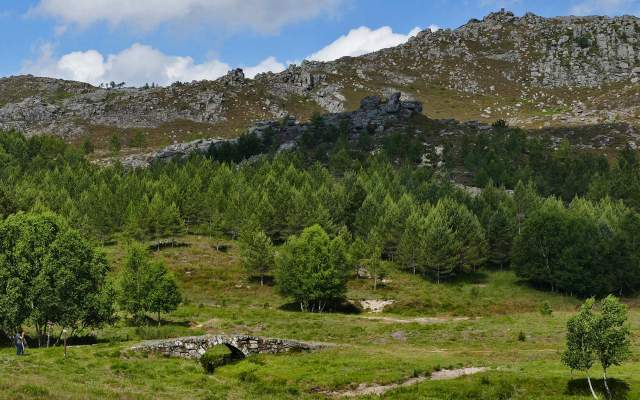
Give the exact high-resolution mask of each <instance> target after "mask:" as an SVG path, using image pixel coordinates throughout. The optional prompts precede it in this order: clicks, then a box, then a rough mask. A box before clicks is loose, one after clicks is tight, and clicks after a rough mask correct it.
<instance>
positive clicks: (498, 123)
mask: <svg viewBox="0 0 640 400" xmlns="http://www.w3.org/2000/svg"><path fill="white" fill-rule="evenodd" d="M492 126H493V127H494V128H495V129H499V130H501V129H507V128H508V127H509V124H508V123H507V121H505V120H504V119H499V120H497V121H496V122H494V123H493V124H492Z"/></svg>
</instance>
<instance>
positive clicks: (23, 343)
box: [20, 330, 27, 355]
mask: <svg viewBox="0 0 640 400" xmlns="http://www.w3.org/2000/svg"><path fill="white" fill-rule="evenodd" d="M20 346H21V349H20V354H21V355H24V349H25V348H26V347H27V336H26V334H25V332H24V330H23V331H22V333H21V334H20Z"/></svg>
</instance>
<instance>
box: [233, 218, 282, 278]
mask: <svg viewBox="0 0 640 400" xmlns="http://www.w3.org/2000/svg"><path fill="white" fill-rule="evenodd" d="M239 240H240V254H241V255H242V261H243V264H244V267H245V268H246V269H247V271H248V272H249V274H255V275H258V276H260V285H264V276H265V275H266V274H268V273H269V272H270V271H271V270H272V269H273V267H274V265H275V251H274V249H273V244H272V243H271V239H269V237H268V236H267V234H266V233H264V231H262V230H258V229H255V228H252V227H248V228H247V229H245V230H244V231H243V232H242V233H241V234H240V238H239Z"/></svg>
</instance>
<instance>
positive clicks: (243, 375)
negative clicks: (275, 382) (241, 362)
mask: <svg viewBox="0 0 640 400" xmlns="http://www.w3.org/2000/svg"><path fill="white" fill-rule="evenodd" d="M238 379H239V380H240V382H246V383H255V382H258V380H259V379H258V376H257V375H256V373H255V372H254V371H242V372H240V374H239V375H238Z"/></svg>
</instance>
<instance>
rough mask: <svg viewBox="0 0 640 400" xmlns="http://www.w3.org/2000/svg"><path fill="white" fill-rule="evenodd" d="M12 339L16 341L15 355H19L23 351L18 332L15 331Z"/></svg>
mask: <svg viewBox="0 0 640 400" xmlns="http://www.w3.org/2000/svg"><path fill="white" fill-rule="evenodd" d="M14 341H15V342H16V355H17V356H21V355H22V353H23V351H24V350H23V348H22V337H21V335H20V332H19V331H18V332H16V336H15V337H14Z"/></svg>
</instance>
